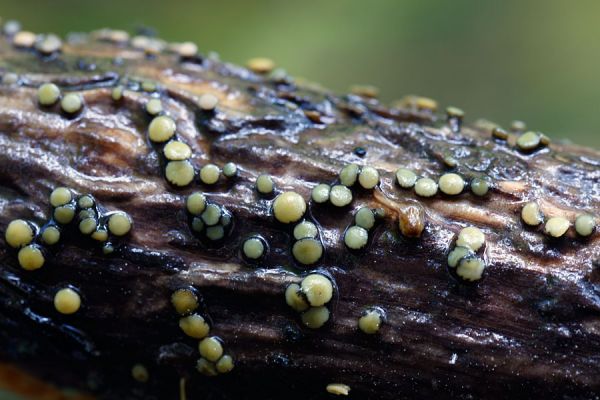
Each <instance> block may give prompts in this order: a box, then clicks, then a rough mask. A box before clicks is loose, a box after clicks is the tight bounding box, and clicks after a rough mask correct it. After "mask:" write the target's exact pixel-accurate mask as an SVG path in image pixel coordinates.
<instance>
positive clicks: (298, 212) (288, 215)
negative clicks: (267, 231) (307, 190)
mask: <svg viewBox="0 0 600 400" xmlns="http://www.w3.org/2000/svg"><path fill="white" fill-rule="evenodd" d="M305 212H306V202H305V201H304V199H303V198H302V196H300V195H299V194H298V193H296V192H284V193H281V194H280V195H279V196H277V197H276V198H275V201H274V202H273V215H274V216H275V219H276V220H277V221H279V222H281V223H284V224H288V223H291V222H296V221H298V220H300V218H302V216H303V215H304V213H305Z"/></svg>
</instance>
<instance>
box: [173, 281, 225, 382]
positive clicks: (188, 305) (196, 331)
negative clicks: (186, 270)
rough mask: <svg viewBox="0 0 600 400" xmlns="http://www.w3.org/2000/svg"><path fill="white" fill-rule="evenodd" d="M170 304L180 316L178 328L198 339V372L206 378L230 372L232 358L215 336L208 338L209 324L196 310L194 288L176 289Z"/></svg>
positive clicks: (196, 297) (197, 299)
mask: <svg viewBox="0 0 600 400" xmlns="http://www.w3.org/2000/svg"><path fill="white" fill-rule="evenodd" d="M171 303H172V304H173V307H174V308H175V311H176V312H177V313H178V314H179V315H180V319H179V327H180V328H181V330H182V331H183V333H184V334H185V335H187V336H189V337H191V338H193V339H198V340H199V342H198V352H199V353H200V357H199V359H198V361H197V363H196V368H197V370H198V372H200V373H201V374H203V375H206V376H216V375H218V374H225V373H227V372H229V371H231V370H232V369H233V367H234V362H233V357H232V356H231V355H229V354H225V351H224V348H223V341H222V340H221V339H220V338H219V337H217V336H209V334H210V329H211V328H210V324H209V322H208V319H207V318H206V316H202V315H201V314H200V313H199V312H198V309H199V307H200V298H199V295H198V293H197V292H196V290H195V289H194V288H191V287H187V288H181V289H177V290H176V291H175V292H173V294H172V295H171Z"/></svg>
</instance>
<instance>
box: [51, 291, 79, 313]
mask: <svg viewBox="0 0 600 400" xmlns="http://www.w3.org/2000/svg"><path fill="white" fill-rule="evenodd" d="M80 307H81V297H80V296H79V293H77V292H76V291H75V290H73V289H71V288H64V289H60V290H59V291H58V292H56V294H55V295H54V308H56V311H58V312H59V313H61V314H66V315H69V314H75V313H76V312H77V311H78V310H79V308H80Z"/></svg>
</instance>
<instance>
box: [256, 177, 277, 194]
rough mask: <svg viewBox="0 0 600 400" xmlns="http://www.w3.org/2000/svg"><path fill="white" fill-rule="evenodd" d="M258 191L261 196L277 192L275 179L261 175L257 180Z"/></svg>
mask: <svg viewBox="0 0 600 400" xmlns="http://www.w3.org/2000/svg"><path fill="white" fill-rule="evenodd" d="M256 190H257V191H258V193H260V194H271V193H273V191H274V190H275V183H274V182H273V178H271V175H268V174H261V175H259V176H258V178H256Z"/></svg>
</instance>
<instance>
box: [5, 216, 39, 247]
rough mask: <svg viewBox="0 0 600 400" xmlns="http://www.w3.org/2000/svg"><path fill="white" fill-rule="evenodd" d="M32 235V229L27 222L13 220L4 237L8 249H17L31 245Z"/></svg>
mask: <svg viewBox="0 0 600 400" xmlns="http://www.w3.org/2000/svg"><path fill="white" fill-rule="evenodd" d="M33 235H34V231H33V228H32V227H31V225H30V224H29V223H28V222H27V221H25V220H22V219H15V220H13V221H11V222H10V223H9V224H8V227H7V228H6V232H5V234H4V237H5V239H6V243H8V245H9V246H10V247H14V248H19V247H22V246H25V245H28V244H29V243H31V241H32V240H33Z"/></svg>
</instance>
